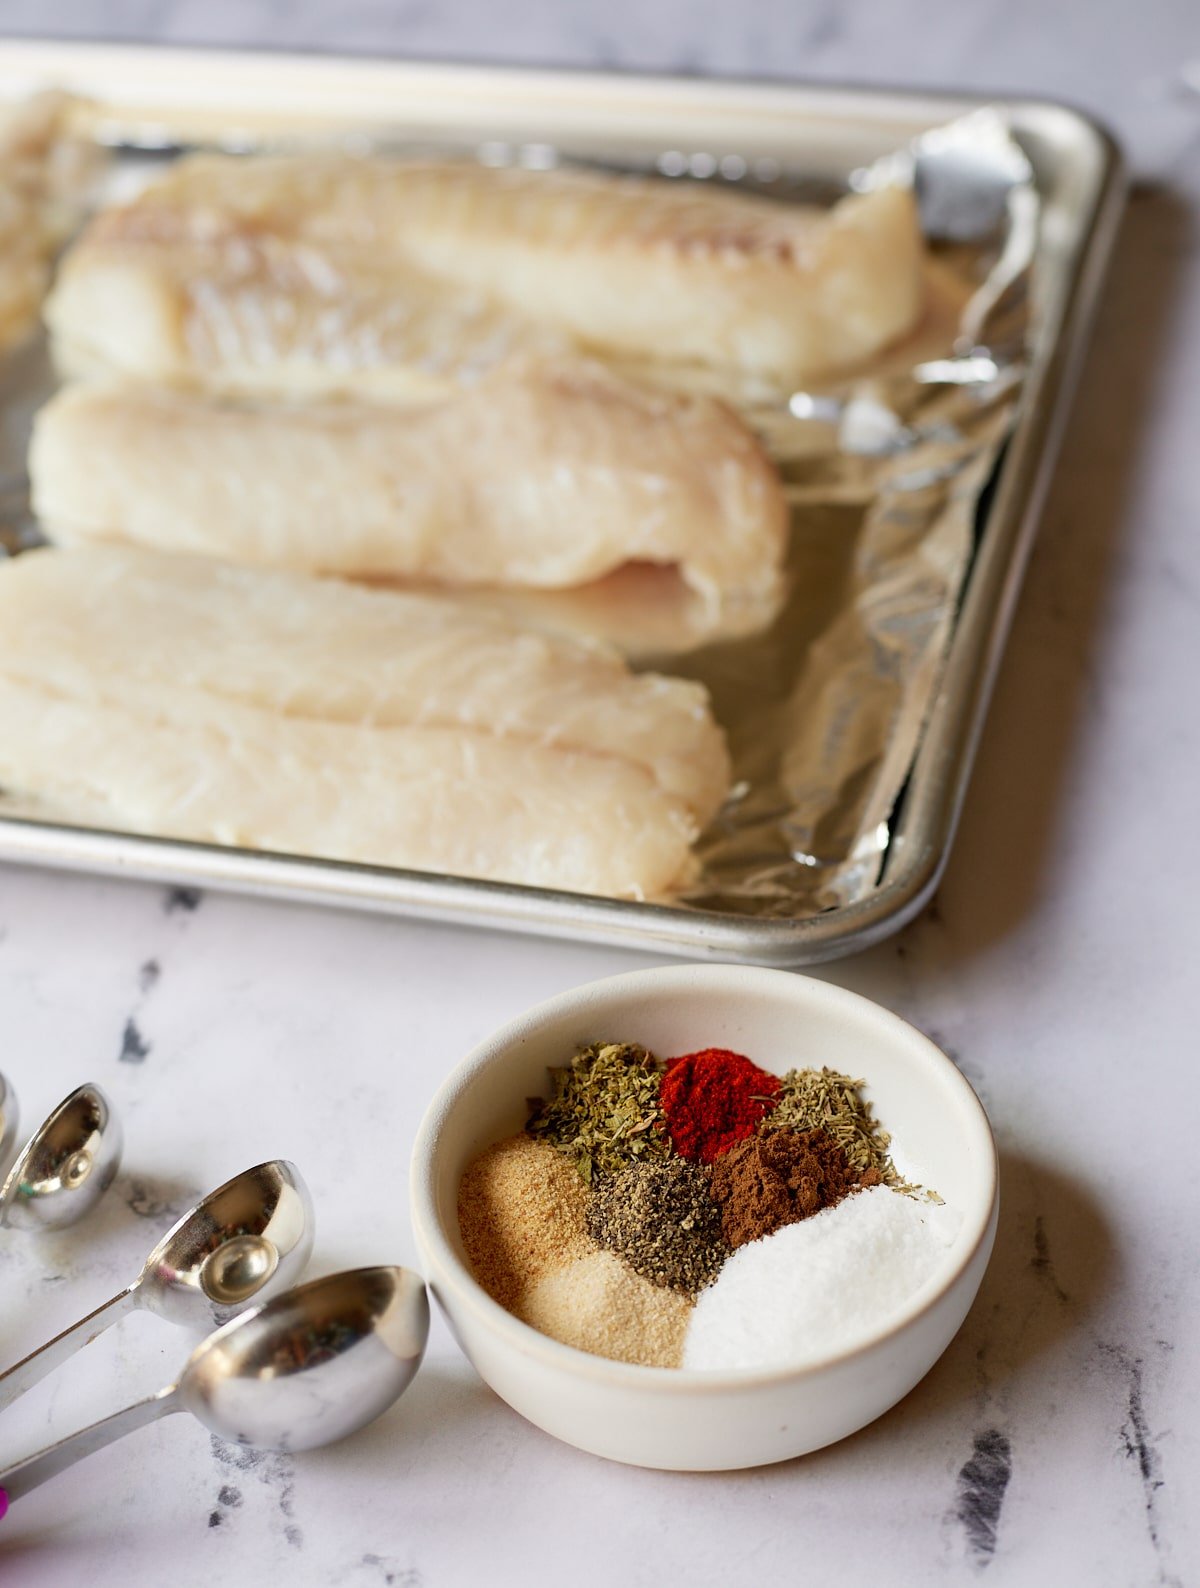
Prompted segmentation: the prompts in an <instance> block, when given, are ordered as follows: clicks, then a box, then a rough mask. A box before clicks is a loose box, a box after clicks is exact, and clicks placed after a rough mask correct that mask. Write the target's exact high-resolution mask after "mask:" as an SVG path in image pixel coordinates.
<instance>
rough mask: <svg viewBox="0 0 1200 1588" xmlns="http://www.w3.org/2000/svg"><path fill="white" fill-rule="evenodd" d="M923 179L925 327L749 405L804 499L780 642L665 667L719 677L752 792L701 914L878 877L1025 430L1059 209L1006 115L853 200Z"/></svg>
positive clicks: (801, 905)
mask: <svg viewBox="0 0 1200 1588" xmlns="http://www.w3.org/2000/svg"><path fill="white" fill-rule="evenodd" d="M897 179H901V180H904V179H911V180H912V181H913V182H914V183H915V187H916V192H917V196H918V200H919V207H920V214H921V224H922V229H923V231H924V233H925V236H926V239H927V242H928V244H929V252H930V267H929V295H928V309H927V312H926V316H925V319H924V322H923V323H922V324H921V325H920V326H919V327H918V328H917V330H916V332H915V333H914V335H913V336H912V337H911V338H910V339H909V341H908V342H907V343H906V344H905V345H904V346H903V347H900V348H894V349H892V350H891V351H890V352H889V353H888V354H887V355H886V357H885V358H883V359H881V360H880V361H879V363H878V366H877V367H875V368H873V369H870V370H867V371H864V372H859V373H858V374H856V375H855V376H854V378H853V379H849V380H845V381H842V382H839V383H836V384H831V385H828V386H821V387H814V388H812V389H808V390H804V391H795V392H788V393H775V394H771V395H770V396H768V397H767V398H766V399H765V400H761V399H760V400H759V401H757V402H750V403H749V404H748V405H747V404H743V406H745V407H746V411H747V412H748V413H749V415H750V417H751V419H752V420H753V421H754V422H755V424H756V425H757V427H758V428H759V430H760V432H761V433H762V434H763V436H764V438H765V439H766V440H767V442H768V444H769V446H770V447H771V449H772V451H773V453H774V455H775V457H776V459H777V460H778V462H779V465H780V468H781V471H782V473H783V477H784V480H785V483H786V485H787V488H788V494H789V497H790V500H791V503H792V542H791V555H790V560H789V568H788V597H787V600H786V603H785V605H784V607H783V610H782V611H781V613H780V614H779V616H778V618H777V619H776V621H775V622H774V623H773V624H772V625H771V627H770V628H769V629H767V630H766V631H765V632H763V633H761V634H759V635H757V636H754V637H752V638H745V639H741V640H738V641H736V642H734V643H732V644H728V645H724V646H721V645H718V646H713V647H711V648H708V649H705V650H701V651H698V652H695V653H693V654H691V655H689V656H683V657H679V656H675V657H671V658H669V659H666V658H664V659H663V660H662V663H661V665H662V666H663V667H664V668H667V669H669V670H671V671H674V672H677V673H683V674H686V675H687V676H690V677H694V678H698V679H700V680H701V681H702V682H703V683H704V684H706V685H707V687H708V689H709V690H710V692H711V694H712V697H713V703H714V707H715V709H716V713H717V716H718V718H719V720H720V721H721V722H722V723H723V724H724V725H725V728H726V730H727V732H728V734H729V738H730V746H731V749H732V752H733V760H734V768H735V778H736V783H735V787H734V791H733V794H732V797H731V798H730V799H729V801H728V802H727V804H726V806H725V809H724V810H723V812H722V813H721V815H720V817H719V818H718V820H717V821H716V822H715V823H714V825H713V827H712V828H711V829H710V831H709V832H708V833H707V834H706V835H705V837H704V839H703V840H702V842H701V845H700V857H701V861H702V864H703V872H702V875H701V878H700V880H699V881H698V883H697V884H696V886H695V887H694V888H693V889H692V891H691V892H690V893H689V895H688V901H687V902H689V903H691V904H693V905H697V906H702V907H703V908H705V909H710V910H717V911H721V912H723V913H727V914H728V913H735V914H740V915H757V916H778V917H798V916H805V915H812V914H815V913H817V912H819V911H821V910H826V909H830V908H832V907H835V906H839V905H846V904H850V903H853V902H854V901H856V900H858V899H861V898H862V897H863V896H864V895H865V894H867V893H868V892H869V891H870V890H871V889H872V888H873V887H875V886H876V885H877V883H878V881H879V877H880V873H881V870H882V867H883V863H884V859H885V857H886V852H887V849H888V845H889V842H890V839H891V820H892V813H893V811H894V809H895V806H896V802H897V799H898V797H899V795H900V793H901V791H902V789H903V786H904V783H905V780H906V778H907V776H908V772H909V769H910V767H911V765H912V761H913V757H914V755H915V753H916V749H917V746H918V743H919V740H920V735H921V729H922V724H923V723H924V720H925V717H926V713H927V712H928V710H929V707H930V704H931V702H932V699H933V696H934V692H935V690H936V688H937V684H938V680H939V677H940V674H941V670H942V666H943V662H944V658H945V655H946V650H947V645H948V642H949V639H950V636H951V633H952V631H953V628H954V623H955V617H956V614H957V611H958V607H959V602H960V598H961V594H962V591H963V588H964V584H965V580H966V578H967V575H968V573H969V570H970V565H971V559H972V556H973V553H974V551H975V546H976V525H977V521H978V520H979V518H980V514H979V507H980V502H981V498H982V496H983V493H984V491H985V489H986V487H987V484H988V481H989V480H990V478H991V476H992V474H993V471H994V469H995V467H996V464H997V461H998V458H999V455H1000V452H1001V449H1002V447H1003V445H1004V441H1005V438H1006V437H1007V435H1008V433H1009V431H1010V429H1011V427H1012V423H1013V419H1014V415H1015V409H1016V404H1017V400H1018V398H1019V395H1020V390H1021V385H1022V379H1023V375H1024V370H1025V354H1026V348H1027V344H1028V335H1029V330H1030V312H1031V309H1030V296H1029V285H1030V272H1031V267H1032V261H1033V257H1034V249H1035V245H1036V241H1037V229H1038V196H1037V192H1036V189H1035V186H1034V180H1033V172H1032V169H1031V167H1030V165H1029V162H1028V160H1027V159H1026V158H1025V155H1024V154H1023V153H1022V151H1021V149H1020V148H1019V147H1018V145H1017V144H1016V142H1015V141H1014V139H1013V138H1012V136H1011V134H1010V132H1009V130H1008V128H1007V126H1006V124H1005V122H1004V120H1003V119H1002V117H1001V116H1000V115H999V114H997V113H994V112H991V111H987V110H984V111H978V112H975V113H973V114H972V115H970V116H967V117H964V118H962V119H960V120H957V121H955V122H952V123H950V124H948V125H946V126H943V127H939V128H937V129H935V130H933V131H931V132H929V133H927V134H926V135H924V136H923V137H922V138H920V139H919V140H918V141H917V142H916V143H915V144H914V146H913V147H912V148H911V149H909V150H905V151H902V152H900V153H897V154H896V155H893V156H890V157H889V158H888V159H886V160H883V161H881V162H879V163H878V164H877V165H876V166H874V167H872V168H870V169H868V170H861V171H853V172H849V173H847V179H846V185H847V187H848V188H854V189H863V188H866V187H869V186H871V185H872V184H873V183H876V182H880V181H894V180H897Z"/></svg>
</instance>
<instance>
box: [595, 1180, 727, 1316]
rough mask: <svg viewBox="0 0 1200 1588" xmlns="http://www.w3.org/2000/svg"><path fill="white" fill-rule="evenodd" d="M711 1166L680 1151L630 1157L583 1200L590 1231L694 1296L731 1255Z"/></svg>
mask: <svg viewBox="0 0 1200 1588" xmlns="http://www.w3.org/2000/svg"><path fill="white" fill-rule="evenodd" d="M709 1178H710V1176H709V1171H708V1170H707V1169H704V1168H701V1167H700V1166H699V1165H698V1164H691V1163H687V1162H686V1161H685V1160H683V1159H682V1158H670V1159H667V1160H665V1161H654V1162H649V1163H636V1164H632V1165H631V1166H630V1167H629V1168H628V1169H626V1170H624V1171H623V1172H622V1173H621V1174H619V1175H615V1176H614V1177H613V1178H612V1179H610V1180H607V1181H605V1182H603V1183H602V1184H601V1185H600V1186H599V1188H598V1189H597V1190H596V1191H595V1192H594V1194H593V1196H592V1197H591V1200H590V1202H589V1205H588V1233H589V1234H590V1235H591V1237H592V1239H593V1240H594V1241H596V1242H597V1243H598V1244H599V1245H600V1246H604V1247H607V1249H608V1250H609V1251H610V1252H613V1253H615V1255H616V1256H618V1257H622V1258H624V1260H625V1261H626V1262H627V1263H628V1264H629V1266H630V1268H632V1269H633V1270H634V1271H635V1273H638V1274H641V1276H642V1278H643V1279H648V1280H649V1281H650V1283H651V1284H653V1285H661V1286H664V1287H665V1288H666V1289H669V1290H677V1291H680V1292H682V1293H683V1294H685V1295H695V1294H696V1292H697V1291H699V1290H703V1289H704V1287H705V1286H706V1285H709V1284H711V1283H712V1281H713V1280H714V1279H715V1278H716V1277H717V1274H718V1273H719V1272H720V1269H721V1265H722V1263H724V1261H725V1259H726V1258H727V1257H728V1256H729V1247H728V1245H727V1243H726V1241H725V1238H724V1236H723V1235H722V1233H721V1210H720V1208H719V1207H718V1206H717V1204H716V1203H715V1202H714V1201H713V1199H712V1193H711V1188H710V1185H709Z"/></svg>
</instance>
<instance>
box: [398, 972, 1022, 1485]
mask: <svg viewBox="0 0 1200 1588" xmlns="http://www.w3.org/2000/svg"><path fill="white" fill-rule="evenodd" d="M599 1040H611V1041H629V1042H640V1043H642V1044H643V1045H644V1046H646V1047H648V1048H650V1049H652V1050H653V1051H654V1052H656V1053H659V1054H661V1055H662V1056H663V1057H669V1056H671V1055H672V1054H677V1053H687V1052H690V1051H693V1050H695V1049H697V1048H702V1047H726V1048H733V1049H734V1050H736V1051H737V1052H739V1053H745V1054H747V1055H748V1056H749V1057H750V1058H751V1059H753V1060H754V1062H755V1063H756V1064H759V1065H761V1066H762V1067H763V1068H764V1069H768V1070H773V1071H775V1072H777V1073H782V1072H783V1071H785V1070H788V1069H792V1068H802V1067H805V1066H820V1065H822V1064H828V1065H830V1066H831V1067H832V1068H835V1069H839V1070H844V1071H847V1072H849V1073H850V1074H851V1075H854V1076H862V1077H863V1078H864V1079H865V1080H866V1081H867V1083H868V1088H869V1090H868V1096H869V1097H870V1099H871V1102H872V1103H873V1105H874V1108H875V1111H876V1114H877V1116H878V1118H879V1120H880V1122H881V1124H882V1125H883V1126H884V1128H885V1129H887V1130H890V1131H891V1132H892V1134H893V1136H894V1138H895V1143H894V1154H895V1157H896V1160H897V1164H898V1167H900V1168H901V1169H902V1171H903V1172H904V1173H906V1174H908V1175H910V1176H912V1177H915V1178H916V1179H919V1180H920V1181H921V1183H923V1184H925V1185H928V1186H932V1187H934V1188H936V1189H937V1190H938V1191H939V1192H940V1193H941V1194H942V1196H943V1197H944V1198H945V1200H946V1201H947V1202H948V1203H950V1204H952V1205H953V1206H954V1207H956V1208H958V1209H959V1210H960V1211H961V1213H962V1215H963V1221H962V1227H961V1229H960V1231H959V1234H958V1237H957V1239H956V1241H955V1242H954V1244H953V1245H952V1246H951V1247H950V1249H949V1250H948V1252H947V1255H946V1259H945V1262H944V1265H943V1266H942V1268H941V1269H940V1270H939V1272H938V1273H936V1274H935V1275H934V1276H933V1277H932V1278H931V1279H930V1281H929V1283H928V1284H926V1285H925V1286H924V1287H923V1288H922V1289H921V1290H920V1291H919V1292H918V1293H917V1294H916V1295H914V1296H913V1297H912V1299H911V1301H910V1302H909V1303H908V1305H907V1306H906V1307H905V1308H904V1309H903V1311H902V1312H900V1313H899V1314H897V1315H896V1316H894V1317H893V1318H892V1319H891V1320H890V1321H888V1322H887V1324H886V1325H885V1326H884V1327H882V1328H880V1329H879V1330H878V1331H876V1333H874V1334H873V1335H871V1336H870V1338H868V1339H867V1340H865V1341H864V1342H863V1343H862V1344H861V1345H859V1346H857V1347H856V1348H855V1349H853V1350H850V1351H843V1352H840V1353H837V1354H831V1355H830V1356H828V1357H827V1358H824V1359H822V1360H821V1361H818V1362H815V1363H811V1364H809V1365H806V1366H804V1367H798V1368H794V1369H790V1370H789V1369H786V1368H783V1369H775V1368H773V1369H770V1370H764V1371H761V1372H737V1373H700V1372H685V1371H683V1370H670V1369H665V1368H647V1367H635V1366H632V1365H629V1364H627V1363H621V1362H610V1361H607V1360H605V1359H604V1358H602V1357H597V1356H591V1355H589V1354H588V1353H586V1352H583V1351H577V1350H575V1349H574V1348H573V1347H570V1346H565V1345H560V1344H559V1343H558V1342H557V1341H555V1340H551V1339H549V1338H548V1337H547V1336H546V1335H543V1334H540V1333H539V1332H538V1331H537V1330H535V1329H532V1328H530V1327H529V1326H528V1325H527V1324H524V1323H520V1322H518V1321H517V1319H516V1318H514V1317H512V1316H511V1314H509V1313H507V1312H505V1310H504V1309H503V1308H502V1307H500V1306H498V1305H497V1304H496V1302H494V1301H492V1300H491V1298H490V1297H489V1296H488V1295H487V1294H486V1293H485V1292H484V1291H483V1290H482V1289H481V1288H480V1287H479V1285H477V1284H476V1282H475V1280H474V1279H473V1278H472V1277H471V1273H470V1270H469V1269H468V1267H467V1265H466V1262H465V1259H464V1255H463V1247H462V1242H461V1240H460V1238H459V1232H458V1220H457V1214H456V1202H457V1193H458V1184H459V1180H460V1178H461V1176H462V1173H463V1170H464V1169H465V1168H466V1166H467V1164H468V1163H469V1162H470V1161H471V1159H472V1158H473V1157H474V1156H475V1155H476V1153H478V1152H480V1151H482V1149H483V1148H484V1147H486V1146H488V1145H489V1144H490V1143H492V1142H494V1141H497V1140H499V1139H500V1138H501V1137H502V1136H507V1135H509V1134H511V1133H512V1132H513V1131H515V1130H519V1129H520V1128H521V1126H522V1125H523V1124H524V1121H525V1117H526V1104H525V1099H526V1098H527V1097H531V1096H537V1095H539V1094H544V1092H545V1088H546V1079H547V1077H546V1067H547V1065H551V1064H562V1063H565V1062H566V1061H567V1060H568V1059H569V1058H570V1056H571V1055H572V1053H574V1052H575V1051H576V1049H578V1048H579V1047H581V1046H583V1045H584V1044H585V1043H589V1042H596V1041H599ZM997 1208H998V1200H997V1183H996V1151H995V1144H994V1142H993V1140H992V1133H991V1130H990V1128H989V1126H988V1122H987V1117H986V1115H985V1114H984V1112H983V1109H982V1107H981V1106H980V1103H979V1100H978V1098H977V1097H976V1096H975V1094H974V1092H973V1091H972V1090H971V1088H970V1087H969V1086H968V1085H967V1083H966V1081H965V1080H964V1079H963V1077H962V1076H961V1075H960V1074H959V1072H958V1070H957V1069H956V1068H955V1067H954V1065H953V1064H952V1063H951V1062H950V1060H949V1059H948V1058H946V1056H945V1055H944V1054H943V1053H941V1052H940V1051H939V1049H937V1048H936V1047H935V1046H934V1045H933V1043H932V1042H930V1041H929V1040H928V1039H927V1038H926V1037H923V1036H922V1035H921V1034H920V1032H918V1031H915V1030H914V1029H913V1028H912V1027H911V1026H909V1025H907V1024H906V1023H905V1022H904V1021H903V1020H900V1019H899V1018H898V1017H897V1016H896V1015H893V1014H889V1013H888V1012H887V1010H885V1009H881V1008H880V1007H879V1006H878V1005H876V1004H873V1003H870V1002H869V1001H868V1000H867V999H865V998H860V997H858V996H857V995H856V994H854V993H849V992H845V991H843V990H842V989H841V988H839V987H831V986H829V985H828V984H827V983H825V982H820V981H814V980H810V979H809V978H807V977H804V976H798V975H795V974H793V973H791V972H787V971H776V970H755V969H746V968H743V967H740V966H727V965H695V966H686V967H680V968H675V967H668V968H665V969H660V970H646V971H635V972H634V973H632V974H630V975H625V976H614V977H611V978H610V979H608V980H605V981H598V982H592V983H590V984H588V985H587V986H584V987H580V988H577V989H576V990H575V991H573V992H569V993H564V994H563V995H562V996H561V997H558V998H552V999H551V1000H550V1001H549V1002H548V1003H544V1004H540V1005H539V1006H538V1007H537V1008H536V1009H532V1010H530V1011H529V1013H527V1014H525V1015H522V1016H521V1017H520V1019H518V1020H514V1021H513V1022H512V1023H511V1024H509V1025H507V1026H505V1027H504V1028H503V1029H502V1030H500V1031H498V1032H496V1034H495V1035H494V1036H492V1037H489V1038H488V1040H487V1041H486V1042H484V1043H482V1044H481V1045H480V1046H479V1047H478V1048H476V1049H475V1051H474V1052H473V1053H472V1054H470V1055H469V1056H468V1057H467V1058H466V1059H464V1060H463V1062H462V1063H461V1064H460V1065H459V1066H458V1068H457V1069H456V1070H455V1071H454V1072H453V1074H452V1075H450V1077H449V1078H448V1079H447V1081H446V1082H445V1084H444V1085H443V1086H442V1088H441V1090H440V1091H439V1092H438V1094H437V1096H436V1097H435V1098H434V1100H433V1103H432V1104H431V1106H430V1108H429V1111H428V1113H427V1114H426V1116H425V1119H424V1121H423V1122H422V1125H421V1128H420V1131H419V1133H418V1135H417V1141H416V1146H415V1148H414V1150H413V1162H412V1216H413V1225H414V1229H415V1232H416V1237H417V1244H418V1246H419V1248H420V1251H421V1254H422V1257H423V1260H424V1263H425V1272H426V1277H427V1279H428V1280H429V1283H430V1286H431V1288H432V1290H433V1293H434V1295H435V1297H436V1298H437V1300H438V1302H439V1303H440V1305H441V1307H442V1309H443V1311H444V1312H445V1314H446V1316H447V1318H448V1319H449V1322H450V1326H451V1328H452V1329H453V1331H454V1334H455V1336H456V1338H457V1339H458V1341H459V1343H460V1345H461V1346H462V1348H463V1350H464V1351H465V1353H466V1354H467V1356H468V1357H469V1358H470V1360H471V1361H472V1362H473V1363H474V1365H475V1367H476V1368H477V1369H478V1371H479V1373H480V1374H481V1375H482V1377H483V1378H484V1379H485V1380H486V1381H487V1383H488V1384H490V1385H491V1387H492V1388H493V1389H494V1390H495V1391H496V1393H497V1394H498V1395H500V1396H502V1397H503V1399H504V1400H506V1401H507V1402H508V1403H509V1405H510V1406H512V1407H514V1408H515V1410H517V1411H518V1412H520V1413H521V1415H522V1416H523V1417H527V1418H528V1419H529V1421H530V1422H532V1423H536V1424H537V1426H538V1427H539V1428H544V1429H545V1430H546V1432H547V1433H551V1434H554V1435H556V1436H557V1437H558V1438H559V1439H564V1440H566V1441H567V1443H568V1444H572V1445H576V1446H578V1447H579V1448H580V1449H581V1450H588V1451H592V1452H593V1453H594V1454H596V1455H600V1456H608V1457H610V1458H611V1459H613V1460H615V1461H626V1462H631V1463H633V1464H635V1465H638V1466H645V1467H662V1468H669V1469H674V1470H679V1471H721V1470H727V1469H730V1468H734V1467H750V1466H757V1465H759V1464H760V1463H763V1462H769V1461H783V1460H786V1459H787V1458H788V1457H791V1456H798V1455H802V1454H804V1452H806V1451H809V1450H816V1449H819V1448H820V1447H821V1446H822V1445H827V1444H831V1443H832V1442H833V1441H834V1440H836V1439H841V1438H844V1437H845V1435H847V1434H849V1433H853V1431H854V1430H855V1429H856V1428H861V1427H862V1426H863V1425H864V1423H869V1422H871V1421H872V1419H873V1418H876V1417H878V1416H879V1415H880V1414H881V1413H882V1412H884V1411H886V1410H887V1408H888V1407H889V1406H892V1405H894V1404H895V1403H896V1401H898V1400H900V1399H901V1397H902V1396H904V1395H906V1394H907V1393H908V1391H909V1390H910V1389H911V1388H912V1387H913V1385H914V1384H916V1383H917V1382H918V1380H919V1379H921V1378H922V1377H923V1376H924V1375H925V1374H926V1373H927V1372H928V1371H929V1369H930V1368H931V1367H932V1366H933V1364H934V1362H936V1361H937V1359H938V1357H939V1356H940V1355H941V1354H942V1352H943V1351H944V1350H945V1349H946V1347H947V1345H949V1343H950V1341H951V1339H952V1338H953V1337H954V1335H955V1333H956V1332H957V1330H958V1328H959V1326H960V1324H961V1323H962V1321H963V1319H964V1317H965V1316H966V1314H967V1309H968V1308H969V1307H970V1305H971V1302H972V1300H973V1299H974V1297H975V1293H976V1291H977V1290H978V1289H979V1284H980V1281H981V1280H982V1278H983V1272H984V1269H985V1268H986V1266H987V1261H988V1258H989V1256H990V1255H991V1249H992V1241H993V1239H994V1237H995V1232H996V1214H997Z"/></svg>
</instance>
